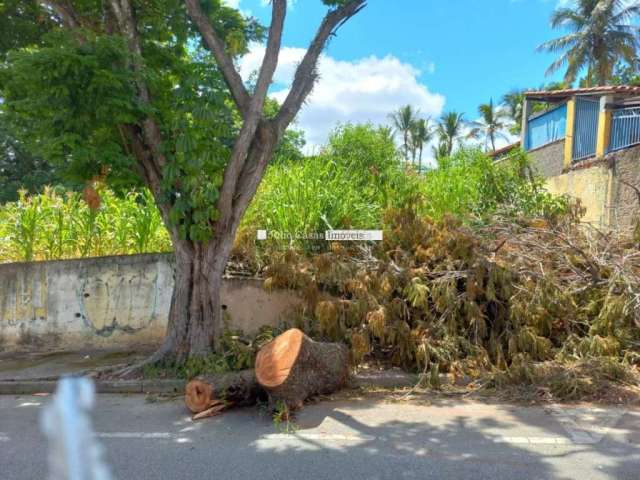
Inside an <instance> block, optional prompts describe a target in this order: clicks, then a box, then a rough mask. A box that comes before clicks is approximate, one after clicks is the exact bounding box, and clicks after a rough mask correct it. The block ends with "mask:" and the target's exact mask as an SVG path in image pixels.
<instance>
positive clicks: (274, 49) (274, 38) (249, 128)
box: [217, 0, 287, 229]
mask: <svg viewBox="0 0 640 480" xmlns="http://www.w3.org/2000/svg"><path fill="white" fill-rule="evenodd" d="M286 10H287V1H286V0H273V1H272V15H271V26H270V27H269V37H268V40H267V48H266V51H265V55H264V59H263V60H262V65H261V67H260V72H259V74H258V81H257V83H256V88H255V91H254V93H253V96H252V97H251V100H250V103H249V106H248V109H247V110H246V112H245V114H244V115H243V117H244V118H243V124H242V128H241V130H240V133H239V135H238V138H237V139H236V142H235V144H234V146H233V152H232V153H231V158H230V159H229V163H228V165H227V167H226V168H225V171H224V180H223V182H222V189H221V191H220V198H219V199H218V204H217V207H218V212H219V213H220V218H219V225H220V227H221V228H222V229H224V228H226V227H227V226H228V223H229V221H230V219H231V216H232V213H233V212H232V205H233V201H234V198H235V197H236V195H237V192H236V190H237V188H236V187H237V185H238V179H239V178H240V177H241V175H242V170H243V167H244V165H245V163H246V160H247V155H248V153H249V149H250V148H251V143H252V142H253V140H254V137H255V135H256V129H257V128H258V124H259V122H260V120H261V119H262V114H263V110H264V102H265V100H266V98H267V91H268V89H269V85H270V84H271V80H272V79H273V74H274V73H275V70H276V67H277V66H278V56H279V54H280V46H281V43H282V30H283V28H284V18H285V16H286Z"/></svg>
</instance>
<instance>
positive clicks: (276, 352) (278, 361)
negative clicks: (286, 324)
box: [256, 328, 349, 409]
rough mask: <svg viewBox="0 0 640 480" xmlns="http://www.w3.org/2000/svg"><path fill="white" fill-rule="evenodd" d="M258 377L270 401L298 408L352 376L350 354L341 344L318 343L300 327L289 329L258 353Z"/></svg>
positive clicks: (335, 388)
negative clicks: (350, 374)
mask: <svg viewBox="0 0 640 480" xmlns="http://www.w3.org/2000/svg"><path fill="white" fill-rule="evenodd" d="M256 378H257V380H258V383H259V384H260V385H261V386H262V387H264V389H265V390H266V391H267V393H268V394H269V403H270V404H271V406H272V407H273V406H275V404H276V403H278V402H283V403H284V405H285V407H286V408H287V409H297V408H300V407H301V406H302V403H303V402H304V401H305V400H306V399H307V398H309V397H312V396H314V395H322V394H328V393H332V392H334V391H336V390H338V389H340V388H342V387H343V386H344V385H345V383H346V382H347V380H348V378H349V353H348V350H347V347H346V346H345V345H343V344H341V343H322V342H314V341H313V340H311V339H310V338H309V337H307V336H306V335H305V334H304V333H302V331H300V330H298V329H297V328H292V329H290V330H287V331H286V332H284V333H283V334H282V335H279V336H278V337H276V338H275V339H273V340H272V341H271V342H269V343H268V344H266V345H265V346H264V347H262V348H261V349H260V351H259V352H258V356H257V357H256Z"/></svg>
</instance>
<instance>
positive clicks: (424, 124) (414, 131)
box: [411, 118, 433, 172]
mask: <svg viewBox="0 0 640 480" xmlns="http://www.w3.org/2000/svg"><path fill="white" fill-rule="evenodd" d="M432 138H433V129H432V128H431V125H429V119H428V118H426V119H425V118H419V119H417V120H416V121H414V122H413V125H412V128H411V150H412V152H413V159H414V163H415V157H416V152H417V153H418V159H419V160H418V161H419V163H418V171H419V172H420V171H422V151H423V149H424V145H425V143H429V142H430V141H431V139H432Z"/></svg>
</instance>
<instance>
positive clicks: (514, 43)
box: [227, 0, 560, 144]
mask: <svg viewBox="0 0 640 480" xmlns="http://www.w3.org/2000/svg"><path fill="white" fill-rule="evenodd" d="M227 1H228V2H229V3H236V4H237V3H238V0H227ZM557 5H558V0H445V1H442V0H440V1H436V0H369V2H368V5H367V7H366V8H365V9H364V10H363V11H362V12H360V13H359V14H358V15H357V16H356V17H355V18H353V19H352V20H350V21H349V22H348V23H347V24H346V25H344V26H343V27H342V29H341V30H340V31H339V34H338V36H337V37H336V38H334V39H333V41H332V42H331V43H330V45H329V47H328V49H327V50H326V56H325V61H324V62H323V63H322V64H321V68H320V71H321V75H322V79H321V80H320V84H319V85H318V87H317V89H316V90H317V92H314V95H313V96H312V98H311V99H310V102H309V105H307V107H306V110H307V111H306V112H303V113H302V114H301V116H300V119H299V125H300V127H302V128H303V129H305V130H306V131H307V132H308V136H309V137H310V138H309V140H310V142H311V143H312V144H319V143H321V142H322V140H323V138H324V137H326V133H327V132H328V130H329V128H330V127H328V126H327V124H329V123H335V122H336V121H348V120H353V121H363V120H371V121H373V122H376V123H377V122H380V121H384V114H383V109H384V108H388V107H393V106H394V105H395V104H398V103H407V102H414V103H415V104H416V105H418V106H420V107H421V110H422V111H423V113H424V114H425V116H437V115H438V114H439V113H440V112H441V111H443V110H457V111H461V112H464V113H465V114H466V116H467V118H468V119H475V118H476V117H477V106H478V104H480V103H482V102H487V101H488V100H489V98H491V97H493V98H494V100H499V98H500V97H501V96H502V95H503V94H504V93H505V92H507V91H509V90H510V89H512V88H524V87H537V86H539V85H541V84H542V83H543V82H546V81H550V80H552V79H554V78H553V77H552V78H549V77H545V70H546V68H547V66H548V65H549V64H550V63H551V61H552V60H553V57H552V56H550V55H548V54H542V53H537V52H536V51H535V48H536V46H537V45H539V44H540V43H541V42H543V41H545V40H548V39H550V38H553V37H555V36H558V35H559V33H560V32H558V31H553V30H551V28H550V26H549V16H550V14H551V12H552V11H553V9H554V8H556V7H557ZM239 8H240V9H241V10H243V11H245V12H250V13H251V14H252V15H254V16H256V17H258V18H259V19H260V20H261V21H262V22H263V23H264V24H268V23H269V18H270V6H269V5H268V3H267V2H266V1H265V0H239ZM325 11H326V7H324V5H322V2H321V1H320V0H297V1H295V2H293V5H292V8H290V9H289V12H288V17H287V24H286V29H285V36H284V47H285V50H284V51H283V56H282V59H281V62H280V70H281V71H280V72H279V74H277V75H276V80H277V81H278V85H276V88H275V89H274V90H275V96H276V97H283V96H284V95H285V94H286V85H287V83H288V79H289V78H290V76H291V74H292V72H293V68H294V67H295V63H296V61H297V59H299V56H300V55H301V54H302V53H303V50H302V49H303V48H305V47H306V45H307V44H308V42H309V40H310V38H311V37H312V35H313V33H314V32H315V29H316V27H317V25H318V23H319V21H320V19H321V18H322V15H323V13H324V12H325ZM260 55H261V52H260V49H259V47H258V46H256V48H255V49H254V51H253V52H252V54H251V55H249V58H247V59H246V60H245V65H244V66H243V68H244V70H245V73H248V72H249V71H250V70H251V69H255V68H256V67H257V66H258V65H259V59H260ZM558 76H559V75H556V76H555V77H556V78H557V77H558ZM323 81H326V85H325V86H324V88H323V86H322V83H323ZM354 83H355V84H357V86H354V85H353V84H354ZM349 84H351V86H350V85H349ZM333 104H337V105H335V108H336V109H337V110H338V111H337V113H336V112H332V109H333V106H334V105H333ZM331 126H333V125H331Z"/></svg>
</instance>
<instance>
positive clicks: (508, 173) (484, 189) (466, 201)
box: [420, 149, 567, 219]
mask: <svg viewBox="0 0 640 480" xmlns="http://www.w3.org/2000/svg"><path fill="white" fill-rule="evenodd" d="M420 191H421V193H422V197H423V199H424V203H423V207H422V209H421V213H422V214H425V215H428V216H431V217H433V218H436V219H439V218H442V217H443V216H444V215H445V214H453V215H456V216H462V217H465V216H469V215H473V216H480V217H482V216H486V215H491V214H493V213H496V212H498V211H500V212H502V213H508V214H512V215H543V216H548V215H551V214H555V213H560V212H562V211H564V210H565V209H566V207H567V201H566V199H564V198H561V197H556V196H553V195H551V194H550V193H548V192H546V191H545V189H544V180H543V179H542V178H540V177H538V176H537V175H536V174H535V172H534V171H533V169H532V168H531V167H530V165H529V161H528V159H527V156H526V154H525V153H524V152H523V151H519V152H517V153H516V154H515V155H514V156H512V157H510V158H508V159H506V160H503V161H500V162H494V161H493V159H491V158H490V157H488V156H487V155H486V154H485V153H482V152H481V151H480V150H476V149H463V150H460V151H458V152H457V153H455V154H454V155H453V156H452V157H450V158H445V159H441V161H440V165H439V167H438V168H436V169H434V170H430V171H428V172H427V173H426V174H425V176H424V181H423V182H421V184H420Z"/></svg>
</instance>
